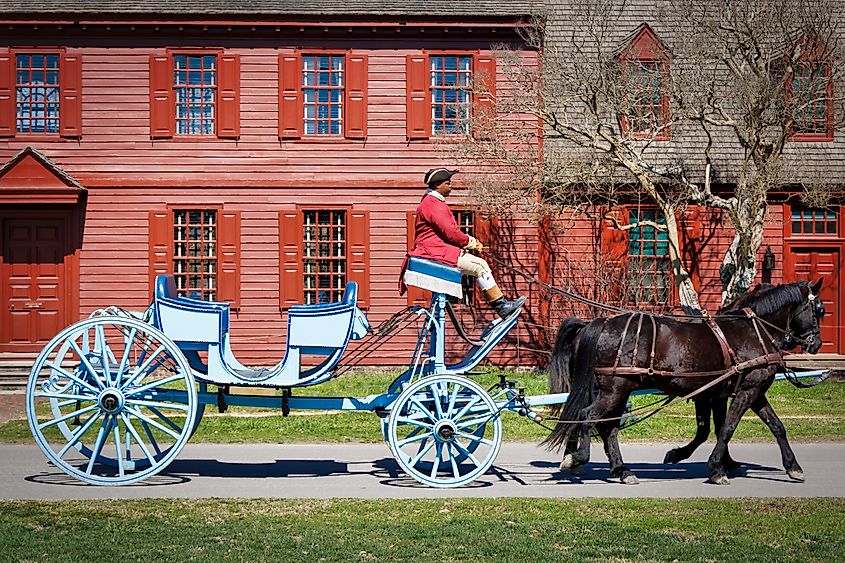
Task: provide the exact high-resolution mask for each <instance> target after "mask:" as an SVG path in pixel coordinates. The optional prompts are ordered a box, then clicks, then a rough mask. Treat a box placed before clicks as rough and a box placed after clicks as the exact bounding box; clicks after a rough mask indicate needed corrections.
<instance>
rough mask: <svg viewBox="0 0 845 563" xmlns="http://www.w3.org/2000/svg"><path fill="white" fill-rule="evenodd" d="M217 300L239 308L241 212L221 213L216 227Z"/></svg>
mask: <svg viewBox="0 0 845 563" xmlns="http://www.w3.org/2000/svg"><path fill="white" fill-rule="evenodd" d="M217 229H218V230H217V233H218V234H217V237H218V240H217V252H218V254H217V258H218V260H217V300H218V301H228V302H229V303H230V304H231V307H232V308H233V309H239V308H240V306H241V212H240V211H221V212H220V220H219V221H218V225H217Z"/></svg>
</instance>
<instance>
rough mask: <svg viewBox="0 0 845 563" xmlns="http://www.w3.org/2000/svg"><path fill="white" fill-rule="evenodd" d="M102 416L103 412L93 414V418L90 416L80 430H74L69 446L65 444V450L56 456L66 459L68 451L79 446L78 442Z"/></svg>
mask: <svg viewBox="0 0 845 563" xmlns="http://www.w3.org/2000/svg"><path fill="white" fill-rule="evenodd" d="M102 414H103V413H102V412H101V411H97V412H95V413H93V414H92V415H91V416H89V417H88V419H87V420H86V421H85V422H84V423H83V424H82V426H80V427H79V428H77V429H76V430H74V431H73V433H71V438H70V440H68V442H67V444H65V447H63V448H62V449H61V450H60V451H59V453H58V454H56V455H58V456H59V459H61V458H63V457H65V454H66V453H67V452H68V450H70V449H71V448H72V447H73V446H75V445H76V444H77V442H79V440H80V438H82V436H83V435H84V434H85V433H86V432H88V429H90V428H91V427H92V426H94V423H96V422H97V419H99V418H100V416H101V415H102Z"/></svg>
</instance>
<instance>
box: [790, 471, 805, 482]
mask: <svg viewBox="0 0 845 563" xmlns="http://www.w3.org/2000/svg"><path fill="white" fill-rule="evenodd" d="M786 474H787V475H789V478H790V479H792V480H793V481H798V482H799V483H803V482H804V472H803V471H801V470H800V469H788V470H787V471H786Z"/></svg>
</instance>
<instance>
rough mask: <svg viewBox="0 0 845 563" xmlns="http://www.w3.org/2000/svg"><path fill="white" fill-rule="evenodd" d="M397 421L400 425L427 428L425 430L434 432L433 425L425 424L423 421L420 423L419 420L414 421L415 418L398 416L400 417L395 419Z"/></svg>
mask: <svg viewBox="0 0 845 563" xmlns="http://www.w3.org/2000/svg"><path fill="white" fill-rule="evenodd" d="M397 421H398V422H402V423H404V424H413V425H414V426H419V427H421V428H427V429H429V430H434V425H433V424H429V423H427V422H423V421H421V420H417V419H415V418H409V417H407V416H400V417H399V418H398V419H397Z"/></svg>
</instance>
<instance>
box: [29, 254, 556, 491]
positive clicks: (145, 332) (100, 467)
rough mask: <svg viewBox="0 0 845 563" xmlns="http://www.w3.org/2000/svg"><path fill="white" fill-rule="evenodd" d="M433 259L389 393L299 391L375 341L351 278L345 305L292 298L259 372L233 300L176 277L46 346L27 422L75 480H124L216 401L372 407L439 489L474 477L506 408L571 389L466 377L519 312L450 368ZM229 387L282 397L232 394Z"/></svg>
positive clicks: (389, 437)
mask: <svg viewBox="0 0 845 563" xmlns="http://www.w3.org/2000/svg"><path fill="white" fill-rule="evenodd" d="M425 262H428V261H425ZM433 264H434V263H432V264H425V263H416V262H415V264H414V267H418V266H419V267H422V268H423V269H424V270H426V272H427V273H425V274H424V275H422V276H419V277H418V278H417V279H416V280H414V279H410V280H409V283H411V284H413V285H417V286H418V287H423V288H424V289H430V290H431V291H432V299H431V304H430V307H429V308H421V307H415V308H413V309H412V310H411V311H409V312H408V313H407V314H408V315H409V316H411V317H413V316H417V317H418V318H419V322H418V326H419V336H418V338H417V345H416V348H415V350H414V351H413V353H412V354H411V359H410V360H409V362H408V367H407V368H406V369H405V370H404V371H403V372H402V373H400V374H399V376H398V377H397V378H396V379H395V380H394V381H393V383H392V384H391V385H390V386H389V388H388V389H387V390H386V392H385V393H382V394H377V395H371V396H368V397H323V396H320V397H309V396H295V395H294V394H293V390H294V389H295V388H300V387H307V386H311V385H316V384H319V383H322V382H325V381H327V380H328V379H330V378H331V377H333V376H334V374H335V373H336V368H337V366H338V364H339V362H340V360H341V358H342V357H343V355H344V352H345V351H346V350H347V347H348V346H349V344H350V341H352V340H357V339H362V338H365V337H368V336H373V334H374V331H373V330H372V329H371V327H370V325H369V323H368V321H367V318H366V315H365V314H364V312H363V311H361V310H360V309H359V308H358V307H357V303H356V300H357V286H356V285H355V284H354V283H350V284H348V285H347V288H346V292H345V295H344V297H343V299H342V301H340V302H338V303H331V304H319V305H296V306H293V307H291V308H290V309H289V311H288V321H287V322H288V332H287V343H286V348H285V351H284V355H283V357H282V359H281V360H280V361H279V362H278V363H277V364H275V365H273V366H269V367H261V368H251V367H247V366H244V365H243V364H241V363H240V362H239V361H238V360H237V359H236V358H235V355H234V354H233V353H232V349H231V345H230V342H231V341H230V337H231V331H230V322H229V320H230V318H229V315H230V311H229V305H228V304H227V303H215V302H208V301H201V300H197V299H191V298H187V297H182V296H179V295H178V294H177V291H176V286H175V282H174V278H173V276H172V275H160V276H158V277H157V278H156V280H155V285H154V292H153V299H152V303H151V305H150V307H149V309H148V310H147V311H146V312H145V313H129V312H125V311H122V310H120V309H118V308H115V307H110V308H107V309H103V310H99V311H96V312H95V313H94V314H92V316H91V317H89V318H88V319H85V320H83V321H80V322H78V323H75V324H74V325H71V326H69V327H67V328H66V329H64V330H63V331H61V332H60V333H59V334H57V335H56V337H55V338H53V340H51V341H50V343H48V344H47V346H45V347H44V349H43V350H42V352H41V354H40V355H39V356H38V358H37V359H36V361H35V364H34V365H33V368H32V371H31V374H30V379H29V383H28V386H27V418H28V420H29V425H30V429H31V431H32V433H33V436H34V437H35V439H36V442H37V443H38V445H39V446H40V447H41V449H42V451H43V452H44V453H45V455H46V456H47V458H48V459H49V460H50V461H51V462H53V463H54V464H55V465H56V467H58V468H60V469H61V470H63V471H65V472H66V473H68V474H69V475H71V476H73V477H75V478H77V479H80V480H82V481H86V482H88V483H92V484H97V485H123V484H128V483H134V482H137V481H141V480H143V479H146V478H148V477H150V476H152V475H154V474H156V473H158V472H159V471H161V470H163V469H164V468H165V467H166V466H167V465H168V464H169V463H170V461H172V460H173V458H174V457H175V456H176V455H177V454H178V452H179V451H180V450H181V449H182V448H183V447H184V445H185V444H186V443H187V441H188V440H189V439H190V437H191V435H192V434H193V433H194V431H195V430H196V428H197V427H198V425H199V423H200V421H201V419H202V416H203V412H204V410H205V408H206V406H207V405H213V406H216V407H217V408H218V409H219V410H220V411H221V412H223V411H225V410H226V409H227V408H228V406H230V405H233V406H235V405H237V406H249V407H260V408H276V409H279V410H280V411H281V412H282V414H283V415H287V413H288V412H289V411H290V410H291V409H310V410H357V411H360V410H366V411H371V412H375V413H377V414H378V415H379V417H380V420H381V429H382V434H383V436H384V439H385V440H386V441H387V443H388V445H389V446H390V448H391V450H392V451H393V453H394V455H395V457H396V459H397V462H398V463H399V465H400V467H401V468H402V469H404V470H405V471H406V472H407V473H408V474H409V475H410V476H412V477H413V478H415V479H417V480H418V481H420V482H422V483H425V484H427V485H430V486H434V487H454V486H458V485H462V484H465V483H468V482H471V481H473V480H474V479H476V478H477V477H479V476H480V475H482V474H483V473H485V472H486V471H487V470H488V469H489V468H490V466H491V465H492V463H493V461H494V459H495V457H496V455H497V453H498V450H499V447H500V445H501V440H502V430H501V413H502V412H503V411H505V410H512V411H517V412H520V413H521V414H529V413H531V410H530V409H531V406H532V405H538V404H548V403H550V402H554V401H556V400H557V402H560V401H561V400H565V396H563V397H560V396H558V397H554V396H548V395H544V396H541V397H537V398H531V397H524V396H523V395H522V393H521V392H519V391H517V390H516V389H515V388H514V386H513V385H508V384H506V382H505V381H504V379H503V381H502V384H501V385H500V387H499V388H498V389H497V390H495V391H493V390H491V391H490V392H488V391H487V390H485V389H484V388H483V387H481V386H480V385H478V384H477V383H476V382H474V381H472V380H470V379H468V378H467V377H466V375H467V374H468V372H470V371H471V370H472V369H473V368H474V367H475V366H477V365H478V364H479V363H480V362H481V361H482V360H483V359H484V357H486V355H487V354H488V353H489V352H490V351H491V350H492V348H493V347H494V346H495V345H496V344H497V343H498V342H500V341H501V340H502V338H503V337H504V336H505V335H506V334H507V333H508V332H509V331H510V330H511V329H512V328H513V327H514V326H515V325H516V323H517V320H518V318H519V314H520V311H516V312H515V313H514V314H512V315H511V316H510V317H508V318H506V319H497V320H496V321H494V322H491V323H490V324H489V325H488V326H487V327H486V328H485V329H484V331H483V332H482V335H481V337H480V339H478V340H468V341H469V342H471V345H470V347H469V350H468V351H467V353H466V355H465V357H464V358H463V359H462V360H461V361H458V362H457V363H455V364H447V363H446V361H445V340H446V330H447V326H446V312H447V308H448V306H449V305H448V302H447V295H446V293H444V288H445V290H446V291H449V288H450V287H451V286H452V285H454V282H455V279H457V280H458V284H457V287H458V288H460V283H459V282H460V271H459V270H457V269H456V268H450V267H448V266H445V267H442V268H440V267H434V268H432V265H433ZM429 270H431V271H430V272H429ZM431 272H433V274H432V273H431ZM450 293H451V291H450ZM453 322H455V321H454V319H453ZM306 356H307V357H308V360H309V361H308V362H307V365H306V364H305V362H303V358H304V357H306ZM314 358H316V362H314V361H312V360H313V359H314ZM210 385H213V386H216V387H217V389H216V391H211V390H209V386H210ZM230 386H238V387H256V388H258V387H264V388H273V389H276V390H277V391H280V393H279V392H277V393H275V394H272V395H267V394H266V393H256V394H253V395H250V394H243V393H242V392H239V393H238V394H232V393H230Z"/></svg>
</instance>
